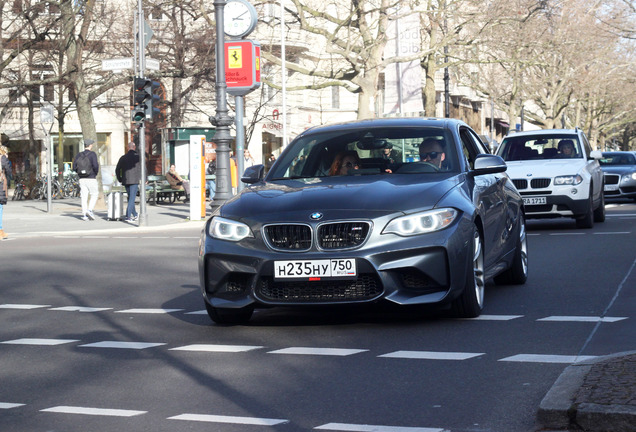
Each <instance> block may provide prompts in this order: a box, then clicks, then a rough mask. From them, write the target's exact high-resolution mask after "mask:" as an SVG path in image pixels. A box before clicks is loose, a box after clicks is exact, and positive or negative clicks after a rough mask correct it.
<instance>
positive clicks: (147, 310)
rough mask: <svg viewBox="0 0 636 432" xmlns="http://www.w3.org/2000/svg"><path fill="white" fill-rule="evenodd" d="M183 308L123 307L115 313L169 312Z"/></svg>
mask: <svg viewBox="0 0 636 432" xmlns="http://www.w3.org/2000/svg"><path fill="white" fill-rule="evenodd" d="M182 310H183V309H161V308H159V309H145V308H139V309H124V310H118V311H115V313H133V314H135V313H136V314H169V313H173V312H180V311H182Z"/></svg>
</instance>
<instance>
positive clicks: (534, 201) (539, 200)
mask: <svg viewBox="0 0 636 432" xmlns="http://www.w3.org/2000/svg"><path fill="white" fill-rule="evenodd" d="M523 203H524V204H525V205H539V204H547V203H548V202H547V201H546V199H545V197H531V198H524V199H523Z"/></svg>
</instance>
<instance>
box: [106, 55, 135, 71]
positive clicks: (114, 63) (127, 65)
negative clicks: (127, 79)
mask: <svg viewBox="0 0 636 432" xmlns="http://www.w3.org/2000/svg"><path fill="white" fill-rule="evenodd" d="M132 68H133V59H132V57H124V58H116V59H110V60H102V70H124V69H132Z"/></svg>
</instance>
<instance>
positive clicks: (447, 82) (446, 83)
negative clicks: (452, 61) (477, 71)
mask: <svg viewBox="0 0 636 432" xmlns="http://www.w3.org/2000/svg"><path fill="white" fill-rule="evenodd" d="M447 25H448V24H447V23H446V18H444V38H446V32H447V31H448V28H447ZM444 63H445V64H446V66H445V67H444V117H446V118H449V117H450V76H449V75H448V42H444Z"/></svg>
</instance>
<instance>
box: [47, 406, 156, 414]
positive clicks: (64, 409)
mask: <svg viewBox="0 0 636 432" xmlns="http://www.w3.org/2000/svg"><path fill="white" fill-rule="evenodd" d="M40 411H42V412H53V413H62V414H84V415H95V416H112V417H133V416H138V415H141V414H146V412H147V411H133V410H123V409H107V408H90V407H78V406H64V405H62V406H56V407H51V408H46V409H43V410H40Z"/></svg>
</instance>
